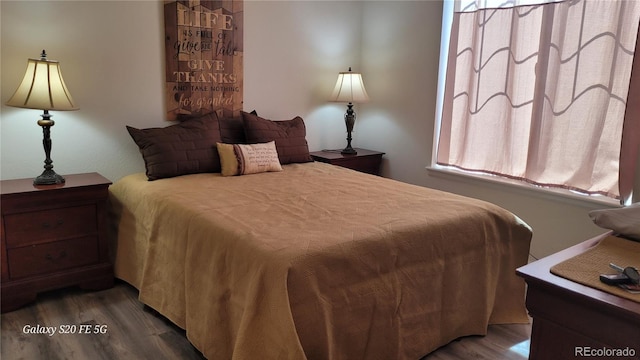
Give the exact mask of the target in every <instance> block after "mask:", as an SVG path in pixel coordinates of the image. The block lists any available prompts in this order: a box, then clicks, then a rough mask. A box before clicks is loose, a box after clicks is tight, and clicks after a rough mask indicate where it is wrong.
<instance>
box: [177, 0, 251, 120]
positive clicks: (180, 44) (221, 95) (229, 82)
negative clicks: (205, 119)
mask: <svg viewBox="0 0 640 360" xmlns="http://www.w3.org/2000/svg"><path fill="white" fill-rule="evenodd" d="M242 11H243V0H225V1H211V0H180V1H165V3H164V24H165V54H166V65H165V68H166V75H165V76H166V89H165V94H166V96H165V98H166V110H167V119H168V120H182V119H185V118H189V117H194V116H201V115H205V114H208V113H212V112H216V113H217V114H218V115H219V116H227V117H229V116H239V115H240V111H241V110H242V80H243V76H242V69H243V62H242V59H243V42H242V37H243V31H242V28H243V20H242V14H243V13H242Z"/></svg>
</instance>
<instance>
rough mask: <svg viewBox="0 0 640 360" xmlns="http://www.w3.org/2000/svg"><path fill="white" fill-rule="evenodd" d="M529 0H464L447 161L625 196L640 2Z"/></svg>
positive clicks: (451, 86)
mask: <svg viewBox="0 0 640 360" xmlns="http://www.w3.org/2000/svg"><path fill="white" fill-rule="evenodd" d="M524 2H527V3H529V2H530V1H528V0H522V1H498V2H497V3H496V2H495V1H490V0H478V1H462V2H458V3H457V4H456V5H457V6H456V11H455V13H454V17H453V22H452V29H451V37H450V45H449V55H448V62H447V73H446V85H445V94H444V104H443V111H442V119H441V125H440V135H439V139H438V140H439V141H438V149H437V163H438V164H440V165H445V166H454V167H457V168H461V169H466V170H474V171H483V172H487V173H492V174H497V175H501V176H506V177H510V178H516V179H521V180H524V181H527V182H530V183H534V184H537V185H543V186H555V187H563V188H567V189H573V190H578V191H581V192H585V193H591V194H602V195H606V196H609V197H613V198H623V200H624V198H625V197H627V196H629V195H628V194H622V195H621V191H620V187H619V176H620V175H621V172H620V163H621V161H620V158H621V153H620V152H621V148H623V147H621V144H622V133H623V126H626V127H629V125H628V124H627V125H625V123H624V122H625V111H626V107H627V106H626V105H627V95H628V92H629V84H630V77H631V69H632V64H633V60H634V56H633V55H634V51H635V47H636V37H637V33H638V24H639V21H640V1H632V0H614V1H612V0H577V1H555V2H549V1H545V2H544V4H541V3H542V2H543V1H542V0H536V3H537V4H534V5H521V4H522V3H524ZM639 76H640V74H638V75H637V77H639ZM638 80H639V81H640V79H638ZM631 121H635V122H636V123H637V122H638V121H637V116H636V120H629V122H630V123H631ZM635 130H638V127H637V125H636V127H635ZM633 131H634V130H627V128H625V132H628V133H629V134H625V136H626V137H627V139H625V140H626V141H629V140H630V139H631V138H636V141H637V138H638V134H633ZM636 144H637V142H636ZM636 146H637V145H636ZM630 147H631V148H633V146H630ZM637 151H638V150H637V147H636V150H635V154H636V155H637ZM634 161H635V158H634ZM634 168H635V163H634ZM620 180H621V183H622V182H623V181H622V179H620ZM631 183H633V181H631ZM625 191H626V190H625Z"/></svg>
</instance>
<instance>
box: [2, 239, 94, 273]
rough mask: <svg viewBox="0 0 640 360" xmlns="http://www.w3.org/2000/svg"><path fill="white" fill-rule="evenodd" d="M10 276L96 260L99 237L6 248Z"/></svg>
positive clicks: (51, 269)
mask: <svg viewBox="0 0 640 360" xmlns="http://www.w3.org/2000/svg"><path fill="white" fill-rule="evenodd" d="M8 258H9V276H10V277H11V279H18V278H21V277H27V276H31V275H38V274H51V273H53V272H55V271H59V270H64V269H68V268H73V267H78V266H82V265H89V264H92V263H97V262H98V238H97V237H96V236H87V237H81V238H75V239H69V240H63V241H54V242H49V243H46V244H36V245H29V246H24V247H20V248H15V249H10V250H8Z"/></svg>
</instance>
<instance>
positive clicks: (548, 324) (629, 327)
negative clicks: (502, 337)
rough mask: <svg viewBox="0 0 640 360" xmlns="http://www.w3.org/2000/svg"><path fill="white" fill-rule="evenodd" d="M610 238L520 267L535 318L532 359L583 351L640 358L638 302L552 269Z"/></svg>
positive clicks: (573, 247) (563, 355)
mask: <svg viewBox="0 0 640 360" xmlns="http://www.w3.org/2000/svg"><path fill="white" fill-rule="evenodd" d="M607 235H608V234H604V235H603V236H598V237H595V238H593V239H590V240H587V241H585V242H583V243H580V244H578V245H574V246H572V247H570V248H568V249H565V250H563V251H560V252H558V253H556V254H553V255H550V256H547V257H545V258H543V259H540V260H537V261H535V262H532V263H530V264H528V265H525V266H523V267H520V268H519V269H517V271H516V272H517V274H518V275H519V276H521V277H523V278H524V279H525V280H526V282H527V285H528V287H527V309H528V310H529V314H530V315H531V317H532V318H533V326H532V329H531V345H530V351H529V359H531V360H538V359H542V360H544V359H573V358H576V357H578V354H582V353H583V352H584V351H585V349H586V350H589V349H593V350H602V349H625V348H626V349H629V348H631V349H632V350H633V355H631V356H624V357H620V358H625V359H640V342H638V340H639V339H640V303H638V302H634V301H631V300H628V299H625V298H622V297H619V296H616V295H613V294H609V293H607V292H604V291H601V290H598V289H595V288H592V287H588V286H585V285H582V284H579V283H577V282H573V281H571V280H568V279H565V278H562V277H559V276H556V275H554V274H552V273H551V271H550V269H551V267H553V266H554V265H556V264H558V263H561V262H563V261H565V260H567V259H570V258H572V257H574V256H576V255H579V254H581V253H583V252H585V251H587V250H588V249H590V248H591V247H593V246H595V245H596V244H597V243H598V242H599V241H601V240H602V238H604V237H605V236H607ZM580 357H582V355H581V356H580ZM585 357H589V355H586V356H585ZM606 357H607V358H614V357H609V356H606ZM598 358H599V359H601V358H603V357H602V356H598ZM615 358H618V357H615Z"/></svg>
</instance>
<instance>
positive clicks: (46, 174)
mask: <svg viewBox="0 0 640 360" xmlns="http://www.w3.org/2000/svg"><path fill="white" fill-rule="evenodd" d="M64 181H65V180H64V177H62V176H60V175H58V174H56V172H55V171H53V170H51V169H47V170H45V171H43V172H42V174H40V176H38V177H37V178H35V179H33V185H56V184H64Z"/></svg>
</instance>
